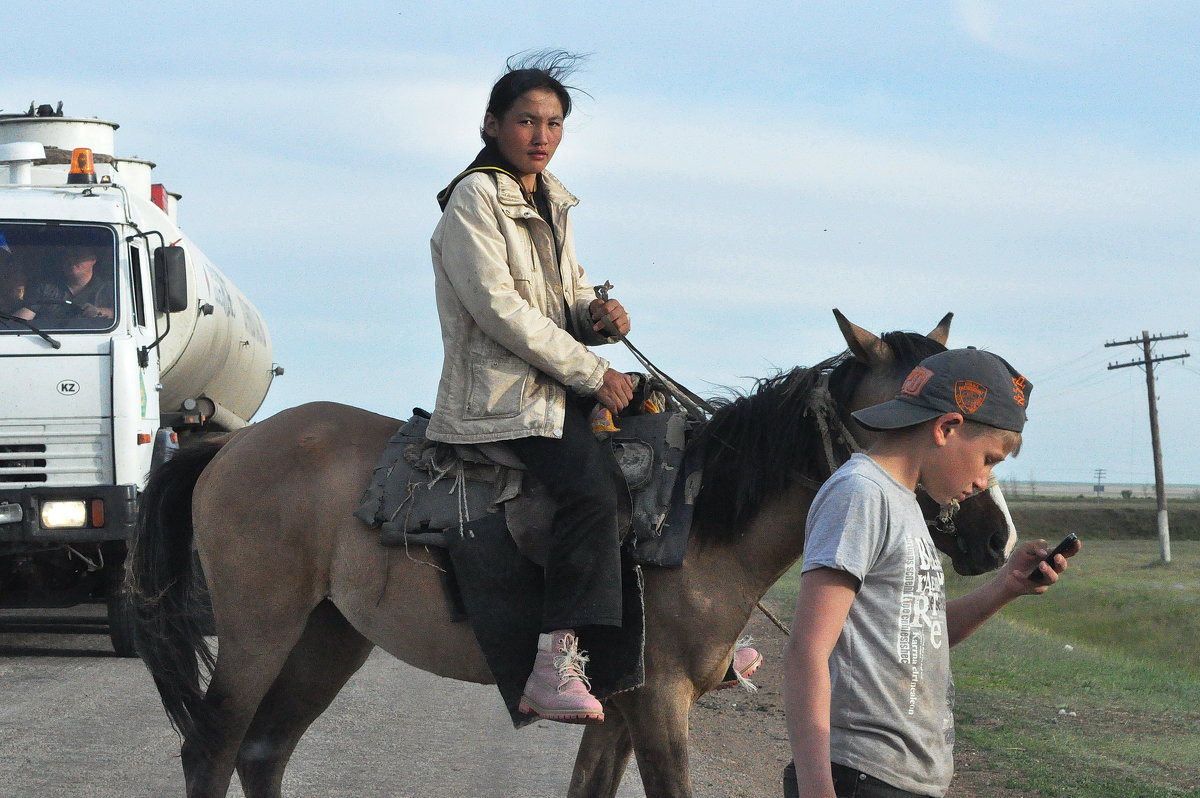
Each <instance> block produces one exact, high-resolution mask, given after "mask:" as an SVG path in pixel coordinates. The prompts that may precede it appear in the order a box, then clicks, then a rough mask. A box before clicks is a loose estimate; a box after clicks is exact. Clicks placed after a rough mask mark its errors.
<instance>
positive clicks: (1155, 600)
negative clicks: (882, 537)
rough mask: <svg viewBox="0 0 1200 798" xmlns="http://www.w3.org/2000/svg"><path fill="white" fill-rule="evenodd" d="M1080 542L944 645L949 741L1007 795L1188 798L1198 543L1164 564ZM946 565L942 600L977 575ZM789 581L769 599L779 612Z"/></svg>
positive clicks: (1196, 743) (1109, 545)
mask: <svg viewBox="0 0 1200 798" xmlns="http://www.w3.org/2000/svg"><path fill="white" fill-rule="evenodd" d="M1038 534H1039V535H1042V536H1045V537H1051V536H1050V535H1047V534H1045V533H1042V532H1039V533H1038ZM1079 534H1080V535H1081V536H1082V537H1084V546H1085V548H1084V550H1083V551H1082V552H1081V554H1080V555H1079V557H1078V559H1076V560H1075V561H1073V563H1072V568H1071V570H1070V572H1069V573H1068V574H1067V575H1066V577H1065V578H1064V579H1063V580H1062V582H1060V583H1059V584H1058V585H1056V586H1055V587H1054V588H1052V589H1051V590H1050V591H1049V592H1048V593H1047V594H1046V595H1045V596H1042V597H1027V598H1022V599H1018V600H1017V601H1015V602H1013V604H1011V605H1009V606H1008V607H1007V608H1005V609H1004V610H1003V611H1002V612H1001V614H1000V615H999V616H997V617H996V618H994V619H992V621H990V622H989V623H988V624H987V625H985V626H984V627H983V628H982V629H981V630H980V631H979V632H977V633H976V634H975V635H974V636H973V637H971V638H970V639H968V640H967V641H965V642H964V643H963V644H962V645H960V646H958V647H956V648H955V649H954V654H953V662H954V672H955V682H956V685H957V688H958V691H957V692H958V699H957V711H956V715H957V719H958V738H959V741H960V747H962V748H968V747H969V748H971V749H974V750H975V751H977V752H979V756H977V757H975V759H978V760H981V761H982V763H983V767H986V768H987V769H988V770H990V771H991V772H992V773H993V774H995V775H996V779H997V780H996V781H995V782H994V783H998V784H1001V785H1003V786H1004V787H1005V788H1006V789H1008V790H1010V791H1012V792H1011V794H1014V795H1036V796H1089V798H1126V797H1128V798H1135V797H1136V798H1158V797H1159V796H1163V797H1164V798H1166V797H1167V796H1170V797H1171V798H1175V797H1176V796H1192V797H1193V798H1200V663H1198V662H1197V659H1198V657H1197V653H1198V648H1200V542H1194V541H1173V545H1172V559H1173V562H1172V563H1171V564H1170V565H1169V566H1164V565H1161V564H1160V563H1159V562H1158V544H1157V541H1143V540H1126V541H1121V540H1091V539H1088V537H1087V532H1086V530H1084V529H1079ZM947 570H948V573H947V590H948V592H949V594H950V596H951V597H954V596H956V595H961V594H963V593H965V592H968V591H970V590H972V589H974V588H975V587H976V586H978V585H979V584H981V583H982V581H983V580H984V579H987V578H989V577H986V576H985V577H970V578H968V577H959V576H957V575H954V574H951V573H949V569H947ZM798 582H799V574H798V570H797V569H794V570H793V571H792V572H791V573H789V574H787V575H786V576H785V577H784V578H783V579H782V580H780V582H779V583H778V584H777V585H776V586H775V588H774V589H773V590H772V593H771V594H770V599H771V600H772V602H773V603H777V606H779V607H781V608H785V607H786V608H787V613H788V614H790V612H791V607H792V605H793V603H794V597H795V591H796V589H797V586H798ZM1068 647H1069V648H1068Z"/></svg>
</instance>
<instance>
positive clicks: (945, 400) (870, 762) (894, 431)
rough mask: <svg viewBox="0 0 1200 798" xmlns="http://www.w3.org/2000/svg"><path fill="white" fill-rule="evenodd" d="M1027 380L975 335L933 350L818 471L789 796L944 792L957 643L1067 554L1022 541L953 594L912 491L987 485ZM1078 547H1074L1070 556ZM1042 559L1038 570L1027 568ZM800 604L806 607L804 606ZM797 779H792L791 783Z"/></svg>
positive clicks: (864, 414)
mask: <svg viewBox="0 0 1200 798" xmlns="http://www.w3.org/2000/svg"><path fill="white" fill-rule="evenodd" d="M1032 387H1033V386H1032V385H1031V384H1030V382H1029V381H1028V380H1026V379H1025V378H1024V377H1022V376H1021V375H1020V374H1019V373H1017V372H1016V371H1015V370H1014V369H1013V368H1012V366H1010V365H1009V364H1008V363H1007V362H1006V361H1004V360H1003V359H1002V358H1000V357H998V356H996V355H993V354H991V353H989V352H983V351H979V350H976V349H956V350H949V351H946V352H941V353H939V354H937V355H933V356H932V357H928V358H926V359H925V360H923V361H922V362H921V364H920V365H919V366H917V367H916V368H915V369H913V371H912V373H911V374H909V376H908V379H907V380H905V382H904V385H903V386H902V387H901V389H900V392H899V393H898V394H897V395H896V398H894V399H892V400H891V401H889V402H884V403H883V404H879V405H875V406H873V407H868V408H865V409H863V410H859V411H856V412H855V413H854V414H853V415H854V417H855V419H856V420H857V421H858V422H859V423H860V424H862V425H863V426H865V427H867V428H868V429H872V430H876V431H879V432H880V433H882V434H881V435H880V436H879V438H878V440H877V441H876V443H875V444H874V445H872V446H871V447H870V450H869V451H868V452H867V454H856V455H854V456H853V457H852V458H851V459H850V460H849V461H848V462H847V463H846V464H845V465H843V466H842V467H841V468H839V469H838V470H837V471H836V472H835V473H834V474H833V476H831V477H830V478H829V480H828V481H827V482H826V483H825V485H824V486H823V487H822V488H821V490H820V492H819V493H818V494H817V497H816V499H815V500H814V501H813V505H812V508H811V509H810V511H809V515H808V523H807V530H806V539H805V546H804V565H803V574H804V575H803V577H802V578H801V581H800V594H799V596H798V597H797V602H796V603H797V611H796V617H804V618H805V619H807V620H806V625H805V628H804V630H803V633H800V634H794V635H793V636H792V637H791V640H790V642H789V644H788V650H787V654H786V656H785V660H784V669H785V705H786V708H787V722H788V734H789V736H790V738H791V742H792V754H793V756H794V763H793V765H794V769H793V765H789V766H788V767H787V769H785V771H784V794H785V796H802V797H803V798H835V796H836V797H837V798H842V797H843V796H857V798H901V797H902V796H942V795H944V794H945V792H946V789H947V787H948V786H949V784H950V778H951V776H952V775H953V769H954V764H953V746H954V718H953V714H952V705H953V700H954V685H953V682H952V681H951V678H950V660H949V648H950V646H952V645H954V644H956V643H958V642H959V641H961V640H963V639H964V638H966V637H967V636H968V635H970V634H971V633H972V632H974V631H975V630H976V629H977V628H979V626H980V625H981V624H982V623H983V622H984V621H985V620H987V619H988V618H990V617H991V616H992V615H993V614H995V613H996V612H997V611H998V610H999V609H1000V608H1001V607H1003V606H1004V605H1005V604H1007V603H1008V602H1010V601H1012V600H1013V599H1014V598H1016V597H1017V596H1021V595H1026V594H1031V593H1044V592H1045V591H1046V590H1047V588H1048V587H1049V585H1051V584H1053V583H1054V582H1055V581H1057V579H1058V574H1059V573H1061V572H1062V571H1064V570H1065V569H1066V567H1067V562H1066V559H1065V558H1064V557H1063V556H1061V555H1060V556H1058V557H1056V558H1055V561H1054V563H1053V566H1050V565H1047V564H1042V565H1039V564H1038V563H1039V561H1040V560H1041V559H1042V558H1044V557H1045V556H1046V554H1047V551H1046V546H1045V542H1044V541H1035V542H1030V543H1026V544H1023V545H1022V546H1020V547H1018V549H1017V550H1016V551H1015V552H1014V553H1013V555H1012V556H1011V557H1010V559H1009V561H1008V563H1007V564H1006V565H1005V566H1004V568H1003V569H1001V571H999V572H998V575H997V576H996V577H995V578H993V579H992V580H991V581H989V582H988V583H986V584H985V585H983V586H982V587H980V588H978V589H977V590H975V591H974V592H972V593H970V594H969V595H967V596H963V597H962V598H958V599H955V600H954V601H952V602H949V603H947V602H946V598H945V589H944V577H943V575H942V568H941V563H940V561H939V559H938V553H937V551H936V550H935V549H934V546H933V542H932V540H930V538H929V533H928V530H927V527H926V524H925V520H924V518H923V517H922V515H921V511H920V508H919V507H918V505H917V500H916V495H915V491H916V489H917V485H918V484H920V485H921V487H923V488H924V489H925V491H926V492H927V493H928V494H929V495H930V496H931V497H933V498H934V499H935V500H937V501H938V502H939V503H943V504H944V503H946V502H948V501H950V500H951V499H958V500H963V499H965V498H967V497H968V496H970V495H971V494H972V493H974V492H976V491H979V490H984V489H985V488H986V487H987V484H988V477H989V476H990V474H991V471H992V468H993V467H994V466H995V465H996V464H997V463H999V462H1001V461H1002V460H1004V459H1005V457H1007V456H1008V455H1009V454H1013V453H1015V452H1016V451H1017V450H1018V449H1019V448H1020V444H1021V430H1022V429H1023V428H1024V425H1025V406H1026V404H1027V401H1028V397H1029V393H1030V391H1031V389H1032ZM1077 551H1078V545H1076V547H1075V551H1072V552H1071V553H1070V554H1068V555H1067V556H1071V555H1073V554H1075V553H1076V552H1077ZM1035 569H1037V570H1039V572H1040V574H1041V579H1040V581H1034V580H1032V579H1030V573H1031V572H1033V571H1034V570H1035ZM801 612H803V615H801ZM797 790H798V791H797Z"/></svg>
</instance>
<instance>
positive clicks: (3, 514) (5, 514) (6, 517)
mask: <svg viewBox="0 0 1200 798" xmlns="http://www.w3.org/2000/svg"><path fill="white" fill-rule="evenodd" d="M24 517H25V514H24V513H23V512H21V505H19V504H0V524H16V523H18V522H20V520H21V519H22V518H24Z"/></svg>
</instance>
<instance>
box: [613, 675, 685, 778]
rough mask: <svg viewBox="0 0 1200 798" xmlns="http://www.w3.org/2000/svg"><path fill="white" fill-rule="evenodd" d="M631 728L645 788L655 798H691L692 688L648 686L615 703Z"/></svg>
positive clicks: (674, 685)
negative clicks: (690, 716) (690, 735)
mask: <svg viewBox="0 0 1200 798" xmlns="http://www.w3.org/2000/svg"><path fill="white" fill-rule="evenodd" d="M618 698H619V699H624V700H622V701H621V712H622V715H623V716H624V718H625V722H626V724H627V725H628V728H629V735H630V737H631V738H632V743H633V750H634V754H635V755H636V757H637V763H638V770H639V771H640V772H641V774H642V786H643V787H644V788H645V791H646V795H653V796H655V798H691V795H692V780H691V776H690V774H689V773H688V711H689V710H690V709H691V705H692V701H693V700H694V698H695V692H694V688H693V686H692V684H691V683H690V682H687V681H681V682H678V683H674V684H654V685H646V686H645V687H642V688H641V689H639V690H635V691H633V692H632V693H630V694H628V697H627V696H626V695H621V696H614V699H618Z"/></svg>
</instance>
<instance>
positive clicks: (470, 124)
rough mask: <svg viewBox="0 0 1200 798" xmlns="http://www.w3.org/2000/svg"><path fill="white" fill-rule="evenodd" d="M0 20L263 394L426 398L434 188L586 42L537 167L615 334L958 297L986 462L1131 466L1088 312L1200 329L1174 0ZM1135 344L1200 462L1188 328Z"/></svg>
mask: <svg viewBox="0 0 1200 798" xmlns="http://www.w3.org/2000/svg"><path fill="white" fill-rule="evenodd" d="M3 38H4V42H5V50H6V55H5V59H4V60H5V66H4V70H3V71H2V73H0V109H3V112H6V113H10V112H20V111H23V110H25V109H26V108H27V107H28V106H29V103H30V101H36V102H38V103H57V102H58V101H59V100H62V101H63V102H64V108H65V110H66V113H67V115H70V116H79V117H99V118H101V119H106V120H110V121H114V122H118V123H119V124H120V129H119V130H118V131H117V133H116V146H117V150H118V154H120V155H123V156H136V157H141V158H147V159H149V160H152V161H154V162H155V163H156V164H157V167H156V169H155V172H154V175H155V177H154V179H155V182H161V183H165V184H166V185H167V187H168V189H170V190H172V191H175V192H178V193H180V194H182V195H183V199H182V201H181V203H180V208H179V219H180V223H181V226H182V227H183V229H184V231H185V232H186V233H187V234H188V235H189V237H190V238H192V239H193V241H195V242H196V244H197V245H199V246H200V248H201V249H203V250H204V251H205V253H206V254H207V255H208V256H209V258H210V259H212V261H213V262H214V263H215V264H216V265H217V266H218V268H220V269H221V270H222V271H223V272H224V273H225V274H226V275H227V276H228V277H229V278H230V279H231V280H232V281H233V282H234V283H235V284H237V285H238V286H239V288H241V290H242V291H243V292H244V293H245V294H246V295H247V296H248V297H249V298H250V299H251V301H252V302H253V303H254V304H255V305H256V306H257V307H258V309H259V310H260V311H261V313H262V314H263V316H264V318H265V320H266V323H267V325H268V327H269V329H270V332H271V336H272V339H273V343H274V357H275V360H276V361H277V362H278V363H279V364H280V365H282V366H283V367H284V368H285V369H286V373H285V374H284V375H283V376H282V377H279V378H278V379H276V381H275V383H274V385H273V386H272V389H271V392H270V394H269V395H268V398H267V401H266V403H265V404H264V406H263V408H262V410H261V411H260V413H259V415H258V416H257V417H256V418H257V419H262V418H265V417H267V416H269V415H270V414H272V413H275V412H278V411H280V410H282V409H284V408H287V407H291V406H294V405H297V404H301V403H304V402H308V401H313V400H333V401H338V402H344V403H347V404H353V405H357V406H360V407H365V408H367V409H369V410H372V411H375V412H379V413H383V414H386V415H391V416H397V417H404V418H406V417H407V416H408V414H409V413H410V411H411V408H413V407H415V406H421V407H425V408H431V407H432V403H433V399H434V396H435V393H436V388H437V380H438V376H439V373H440V365H441V342H440V336H439V334H438V323H437V314H436V311H435V307H434V301H433V291H432V288H433V275H432V269H431V266H430V257H429V236H430V233H431V232H432V230H433V227H434V225H435V224H436V223H437V220H438V209H437V205H436V203H435V201H434V196H435V194H436V193H437V191H438V190H439V189H441V188H442V187H443V186H444V185H445V184H446V183H447V182H448V181H449V180H450V178H452V177H453V176H454V175H455V174H457V173H458V172H459V171H460V170H461V169H462V168H463V167H464V166H465V165H466V164H467V163H468V162H469V161H470V160H471V159H472V157H473V156H474V154H475V152H476V151H477V149H478V147H479V138H478V127H479V124H480V122H481V120H482V116H483V109H484V106H485V104H486V99H487V93H488V91H489V89H490V87H491V84H492V83H493V82H494V81H495V80H496V78H498V77H499V76H500V74H501V73H502V70H503V66H504V63H505V60H506V58H507V57H508V56H510V55H512V54H514V53H517V52H520V51H524V50H528V49H531V48H561V49H566V50H570V51H573V52H580V53H589V54H590V57H589V59H588V61H587V63H586V67H585V69H584V70H583V71H582V72H581V73H579V74H578V75H577V76H576V78H575V83H576V85H578V86H579V87H581V88H583V89H585V90H586V92H587V94H586V95H580V96H579V98H578V102H577V105H576V109H575V111H574V113H573V114H572V115H571V117H570V118H569V119H568V120H567V125H566V135H565V137H564V141H563V144H562V145H561V147H560V149H559V151H558V154H557V155H556V156H555V159H554V162H553V163H552V164H551V166H550V169H551V171H553V172H554V173H555V174H556V175H557V176H559V177H560V178H561V179H562V180H563V182H564V183H565V184H566V185H567V187H568V188H569V189H570V190H571V191H572V192H573V193H575V194H576V195H578V196H579V197H580V198H581V200H582V202H581V204H580V205H579V206H578V207H577V208H575V210H574V211H573V212H572V213H573V219H574V223H575V232H576V243H577V249H578V252H579V256H580V260H581V261H582V263H583V264H584V267H585V269H586V270H587V272H588V275H589V277H590V278H591V279H592V281H593V282H596V283H602V282H604V281H605V280H609V281H611V282H612V283H613V284H614V286H615V289H614V292H613V294H614V296H616V297H617V298H619V299H620V300H621V301H622V303H623V304H624V305H625V306H626V307H627V308H628V310H629V312H630V316H631V318H632V321H633V325H634V326H633V330H632V331H631V333H630V340H631V341H633V342H634V343H635V344H636V345H637V346H638V348H639V349H641V350H642V351H643V352H644V353H645V354H646V355H647V356H649V357H650V358H651V359H652V360H653V361H654V362H655V363H656V364H657V365H658V366H659V367H660V368H662V369H663V370H664V371H666V372H667V373H669V374H671V375H672V376H674V377H675V378H676V379H678V380H679V381H680V382H682V383H684V384H685V385H687V386H688V387H690V388H691V389H692V390H694V391H696V392H697V393H700V394H704V395H728V394H729V393H730V392H732V391H740V392H744V391H746V390H748V389H749V388H750V387H751V386H752V385H753V382H754V379H756V378H760V377H765V376H769V375H771V374H773V373H775V372H777V371H778V370H781V369H790V368H792V367H793V366H797V365H811V364H813V363H816V362H818V361H820V360H822V359H824V358H825V357H828V356H829V355H832V354H834V353H836V352H838V351H840V350H841V349H842V348H844V343H843V341H842V338H841V336H840V334H839V332H838V330H837V326H836V324H835V322H834V319H833V316H832V314H831V312H830V311H831V309H832V308H839V309H840V310H841V311H842V312H844V313H845V314H846V315H847V316H848V317H849V318H850V319H851V320H852V321H853V322H855V323H856V324H858V325H860V326H862V327H865V328H867V329H869V330H872V331H874V332H876V333H882V332H884V331H888V330H899V329H904V330H916V331H918V332H928V331H929V330H931V329H932V328H933V327H934V326H935V325H936V323H937V322H938V320H939V319H940V318H941V317H942V315H943V314H945V313H946V312H949V311H953V312H954V314H955V319H954V324H953V327H952V330H951V337H950V345H951V346H968V345H972V346H977V347H980V348H987V349H990V350H992V351H995V352H997V353H999V354H1001V355H1003V356H1004V357H1005V358H1007V359H1008V360H1009V361H1011V362H1012V363H1013V364H1014V365H1015V366H1016V367H1017V368H1018V369H1019V370H1020V371H1022V372H1023V373H1024V374H1025V375H1026V376H1027V377H1028V378H1029V379H1030V380H1031V381H1032V382H1033V384H1034V389H1033V392H1032V394H1031V397H1030V406H1029V419H1030V420H1029V424H1028V426H1027V427H1026V434H1025V443H1024V447H1023V449H1022V451H1021V453H1020V456H1019V457H1017V458H1016V459H1014V460H1012V461H1010V462H1008V463H1005V464H1002V465H1001V466H1000V467H999V469H998V470H997V473H998V475H999V476H1000V477H1001V478H1002V479H1005V480H1015V481H1039V482H1046V481H1071V482H1092V481H1093V480H1094V478H1095V474H1096V472H1097V470H1098V469H1103V470H1104V480H1105V481H1106V482H1107V483H1110V484H1117V483H1129V484H1135V485H1145V484H1151V483H1153V479H1154V476H1153V464H1152V458H1151V446H1150V432H1149V421H1148V412H1147V389H1146V380H1145V374H1144V371H1143V370H1142V369H1141V368H1140V367H1130V368H1120V369H1109V368H1108V366H1109V365H1110V364H1115V363H1123V362H1128V361H1130V360H1133V359H1137V358H1139V357H1140V354H1141V351H1140V347H1135V346H1121V347H1106V346H1105V343H1106V342H1109V341H1126V340H1129V339H1131V338H1139V337H1140V336H1141V334H1142V331H1148V332H1149V333H1150V334H1151V335H1152V336H1153V335H1156V334H1175V333H1181V332H1190V333H1193V334H1196V335H1200V324H1198V323H1197V321H1198V316H1200V314H1198V312H1197V296H1198V295H1200V269H1198V268H1197V266H1198V265H1200V264H1198V262H1197V261H1198V258H1200V256H1198V254H1197V253H1198V252H1200V214H1198V209H1200V135H1198V134H1200V130H1198V128H1200V95H1198V93H1197V88H1196V81H1195V75H1197V74H1200V63H1198V62H1200V55H1198V53H1200V51H1198V50H1197V48H1196V47H1195V42H1196V41H1197V40H1198V39H1200V17H1198V16H1197V15H1196V14H1195V8H1194V6H1193V5H1192V4H1190V3H1185V2H1155V1H1154V0H1145V1H1143V2H1132V1H1128V2H1126V1H1124V0H1112V1H1111V2H1104V3H1100V2H1073V1H1072V0H1062V1H1061V2H1055V3H1045V2H1041V1H1040V0H1039V1H1037V2H1033V1H1032V0H1005V1H1004V2H1000V1H999V0H929V1H928V2H900V3H897V2H894V1H889V2H854V3H845V2H797V1H796V0H793V1H792V2H787V3H772V2H759V3H754V4H747V3H742V2H738V3H728V2H717V3H700V4H697V3H686V4H685V3H645V2H624V1H623V0H620V1H618V2H606V3H603V4H600V3H574V4H568V3H558V2H555V3H548V2H541V0H531V2H526V3H523V4H520V5H519V6H517V5H514V4H511V3H494V4H489V3H478V2H457V3H447V2H438V1H437V0H422V2H419V3H417V2H381V1H378V0H376V1H372V0H342V2H339V3H336V4H331V3H314V2H305V0H295V1H294V2H292V3H290V4H287V5H286V6H283V5H274V4H253V3H237V4H234V3H229V2H223V1H222V0H217V1H215V2H207V3H203V4H196V3H190V2H189V3H182V2H174V1H173V0H158V1H157V2H153V3H150V2H124V3H119V4H115V5H112V6H106V7H105V10H104V11H103V12H102V13H97V11H96V7H95V6H94V4H90V3H89V4H84V3H77V2H64V3H60V4H56V5H55V7H54V11H53V13H52V14H51V13H47V11H46V7H45V6H44V5H41V4H33V3H31V2H28V1H27V0H18V1H17V2H16V3H14V4H13V6H12V8H10V9H9V11H8V12H7V13H6V19H5V26H4V35H3ZM1191 344H1192V342H1191V341H1190V339H1179V340H1172V341H1163V342H1160V343H1158V344H1157V345H1156V347H1155V354H1156V355H1158V356H1168V355H1175V354H1182V353H1184V352H1187V351H1188V350H1189V346H1190V345H1191ZM601 353H602V354H604V355H605V356H607V357H610V359H612V361H613V363H614V366H615V367H617V368H621V369H626V370H633V369H636V368H637V364H636V362H635V361H634V360H633V359H632V357H631V356H630V355H629V354H628V353H627V352H625V351H624V349H623V348H620V349H618V348H616V347H606V348H604V349H603V350H601ZM1155 374H1156V376H1157V383H1156V394H1157V396H1158V407H1159V414H1160V425H1161V429H1162V438H1163V459H1164V468H1165V472H1166V479H1167V481H1168V482H1170V483H1177V484H1178V483H1186V484H1200V447H1197V446H1196V445H1195V437H1196V436H1195V433H1194V430H1195V429H1196V428H1197V426H1198V425H1200V407H1198V403H1197V402H1196V401H1195V399H1196V397H1197V396H1198V394H1200V359H1192V358H1184V359H1177V360H1172V361H1169V362H1165V363H1162V364H1161V365H1159V366H1158V367H1156V369H1155Z"/></svg>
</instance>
